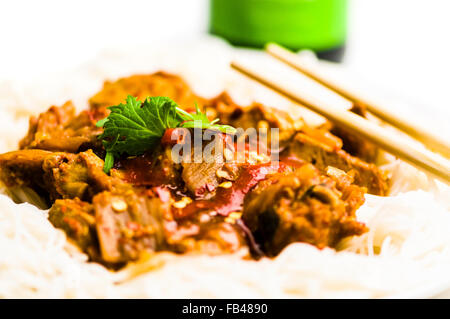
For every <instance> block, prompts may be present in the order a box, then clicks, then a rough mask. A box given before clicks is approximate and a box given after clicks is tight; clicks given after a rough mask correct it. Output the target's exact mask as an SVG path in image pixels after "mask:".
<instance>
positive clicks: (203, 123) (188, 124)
mask: <svg viewBox="0 0 450 319" xmlns="http://www.w3.org/2000/svg"><path fill="white" fill-rule="evenodd" d="M195 110H196V113H194V114H190V113H187V112H186V111H184V110H182V109H180V108H177V111H178V113H180V115H181V116H182V117H183V119H184V122H183V123H181V124H180V127H184V128H198V129H209V130H217V131H220V132H223V133H228V134H234V133H235V132H236V129H235V128H234V127H232V126H230V125H218V124H216V123H217V122H218V121H219V119H215V120H213V121H211V122H210V121H209V120H208V117H207V116H206V114H205V113H202V112H201V111H200V108H199V107H198V105H195Z"/></svg>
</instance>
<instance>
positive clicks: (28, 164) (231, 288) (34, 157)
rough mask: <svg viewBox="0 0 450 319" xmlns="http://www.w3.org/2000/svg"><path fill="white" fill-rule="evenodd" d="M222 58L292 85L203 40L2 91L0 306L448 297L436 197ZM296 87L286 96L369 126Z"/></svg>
mask: <svg viewBox="0 0 450 319" xmlns="http://www.w3.org/2000/svg"><path fill="white" fill-rule="evenodd" d="M306 55H307V54H306ZM305 57H306V58H308V57H307V56H305ZM236 58H240V59H247V60H249V61H251V62H252V63H254V64H255V65H257V66H258V67H259V68H264V69H265V70H272V69H271V68H272V67H273V68H274V70H277V71H273V72H274V74H275V73H276V74H277V76H278V77H283V78H285V79H287V78H289V76H290V75H289V74H288V71H287V70H285V69H283V70H284V71H283V70H282V69H276V68H277V67H280V65H278V66H277V65H276V64H275V63H274V64H273V65H270V63H269V62H268V60H267V59H268V58H267V56H266V55H264V54H263V53H262V52H258V51H253V50H237V49H234V48H232V47H230V46H228V45H227V44H225V43H224V42H222V41H219V40H217V39H210V38H208V39H202V40H199V41H197V42H194V43H192V42H191V43H189V44H177V45H167V46H160V47H158V49H154V48H150V47H137V48H128V49H127V50H124V49H117V48H115V49H110V50H108V51H106V52H105V53H104V54H102V55H100V56H99V57H98V58H96V59H95V60H93V61H91V62H89V63H86V64H84V65H82V66H80V67H79V68H77V69H76V70H72V71H67V72H65V73H64V74H52V75H46V76H45V77H42V79H40V80H39V81H38V82H37V81H33V82H28V83H27V82H26V81H24V82H14V83H13V82H5V83H3V85H2V89H1V91H0V112H1V121H2V125H0V131H1V133H2V140H1V143H0V151H1V155H0V179H1V186H2V188H1V189H2V194H1V195H0V205H1V209H0V251H1V254H0V269H1V271H0V281H1V283H2V284H1V285H0V297H3V298H12V297H25V298H231V297H233V298H395V297H432V296H435V295H436V294H438V293H440V292H442V291H444V290H446V289H447V288H448V287H449V284H450V271H449V269H450V233H449V232H448V229H449V228H450V214H449V209H450V202H449V200H448V198H449V195H450V188H449V186H448V185H446V184H445V183H443V182H441V181H440V180H439V179H436V178H435V175H437V174H434V175H433V174H429V173H427V172H425V171H424V170H422V169H418V168H416V167H415V166H413V165H410V164H409V163H407V162H405V161H403V160H401V159H399V158H397V157H396V156H393V155H391V154H388V153H387V152H384V151H383V149H381V148H380V147H378V146H377V145H376V144H374V143H373V141H372V140H370V139H369V140H368V139H366V138H365V135H358V134H355V133H354V132H352V131H351V130H347V129H346V128H345V127H342V126H339V125H336V124H335V123H334V122H332V121H329V120H328V119H327V118H326V117H324V116H320V115H318V114H316V113H315V112H312V111H311V110H308V109H307V108H305V107H301V106H299V105H298V104H296V103H294V102H292V99H291V100H290V99H287V98H285V97H283V96H280V95H279V94H277V93H276V92H273V90H270V89H268V88H266V87H264V86H263V85H261V84H259V83H256V82H254V81H251V80H248V79H246V78H245V77H243V76H242V75H241V74H238V73H237V72H235V71H233V70H232V69H231V68H230V62H231V61H232V60H233V59H236ZM311 63H316V64H321V62H317V61H315V62H314V61H311ZM323 66H324V68H325V69H326V68H327V65H326V64H323ZM330 68H331V69H340V70H339V72H341V73H345V70H342V68H340V67H338V66H333V67H330ZM298 76H299V77H298V78H296V79H295V80H294V79H293V78H292V81H291V80H290V82H292V83H294V82H295V83H296V85H298V87H296V89H298V90H299V91H303V92H308V93H310V94H311V96H312V95H314V96H315V97H318V99H319V100H320V101H323V103H325V104H327V105H334V106H335V107H336V109H339V110H341V112H344V111H345V112H347V113H350V112H351V113H353V114H357V116H358V117H360V118H364V120H365V121H368V122H373V123H376V124H377V125H378V124H380V121H379V120H377V119H376V118H374V117H373V116H372V115H371V114H370V112H368V111H367V109H366V108H365V107H364V106H363V105H349V103H348V100H347V99H345V98H343V97H342V96H340V95H339V94H331V93H330V91H329V90H325V89H324V88H323V87H322V86H321V85H319V84H317V83H314V81H312V80H311V79H307V77H306V76H301V75H298ZM349 109H350V111H348V110H349ZM322 115H323V114H322ZM388 130H389V129H388ZM390 132H391V133H392V134H397V135H399V136H400V135H402V133H400V132H397V131H396V130H395V129H390ZM253 137H254V138H253ZM414 145H415V144H414ZM419 167H420V165H419Z"/></svg>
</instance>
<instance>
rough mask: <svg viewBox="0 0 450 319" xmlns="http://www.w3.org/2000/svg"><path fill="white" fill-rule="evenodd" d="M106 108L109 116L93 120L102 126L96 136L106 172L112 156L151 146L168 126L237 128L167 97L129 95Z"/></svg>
mask: <svg viewBox="0 0 450 319" xmlns="http://www.w3.org/2000/svg"><path fill="white" fill-rule="evenodd" d="M109 109H110V110H111V113H110V114H109V116H108V117H107V118H104V119H102V120H100V121H98V122H97V124H96V125H97V126H98V127H103V129H104V130H103V134H101V135H100V136H99V138H100V139H102V140H103V146H104V147H105V150H106V157H105V164H104V167H103V170H104V171H105V172H106V173H109V171H110V170H111V168H112V167H113V165H114V159H115V158H118V157H120V156H121V155H122V154H127V155H141V154H143V153H144V152H145V151H147V150H150V149H152V148H153V147H154V146H155V145H156V144H158V143H159V141H160V139H161V137H162V136H163V135H164V132H165V130H166V129H168V128H176V127H184V128H201V129H213V130H219V131H221V132H224V133H229V134H232V133H234V132H235V131H236V130H235V129H234V128H233V127H231V126H229V125H218V124H216V123H217V121H218V119H216V120H214V121H212V122H210V121H209V120H208V118H207V117H206V114H203V113H201V112H200V109H199V107H198V106H196V113H195V114H190V113H188V112H186V111H184V110H182V109H180V108H179V107H178V105H177V104H176V103H175V102H174V101H172V100H171V99H170V98H168V97H160V96H157V97H150V98H147V99H146V100H145V101H144V102H140V101H138V100H137V99H136V98H135V97H133V96H131V95H129V96H128V97H127V99H126V104H122V103H121V104H119V105H115V106H111V107H109Z"/></svg>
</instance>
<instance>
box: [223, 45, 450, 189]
mask: <svg viewBox="0 0 450 319" xmlns="http://www.w3.org/2000/svg"><path fill="white" fill-rule="evenodd" d="M266 51H267V52H268V53H269V54H270V55H271V56H273V57H275V58H277V59H278V60H280V61H282V62H284V63H286V64H287V65H289V66H291V67H293V68H294V69H295V70H298V71H300V72H301V73H303V74H304V75H306V76H308V77H309V78H311V79H313V80H314V81H316V82H318V83H319V84H321V85H322V86H323V87H325V88H327V89H329V90H332V91H333V92H335V93H337V94H339V95H341V96H342V97H343V98H345V99H347V100H349V101H350V102H352V103H355V104H356V103H359V104H360V105H364V106H366V108H367V110H368V111H369V112H371V113H372V114H373V115H375V116H377V117H378V118H379V119H381V120H383V121H384V122H386V123H388V124H390V125H392V126H394V127H396V128H397V129H399V130H401V131H403V132H404V133H406V134H408V135H409V136H411V137H413V138H414V139H416V140H418V141H420V142H422V143H423V144H424V145H425V146H426V147H428V148H429V149H430V150H433V151H436V152H439V153H441V154H442V155H444V156H446V157H447V158H448V157H450V144H449V143H448V142H447V141H444V140H441V139H440V138H439V137H437V136H435V135H433V134H431V133H430V132H427V131H425V130H424V129H422V128H418V127H417V126H415V125H414V124H412V123H410V122H409V121H407V119H405V118H400V117H398V116H397V115H396V114H394V113H393V112H392V111H390V110H388V109H386V108H384V107H382V106H381V105H379V104H377V103H375V102H374V101H372V100H370V99H368V98H367V97H364V96H362V95H361V94H359V93H356V92H353V91H350V90H348V89H345V88H344V87H342V86H341V85H340V84H339V83H337V82H335V81H332V80H330V79H327V78H326V77H325V76H323V75H322V74H321V72H320V70H319V69H318V67H316V66H313V65H310V64H306V63H305V62H303V61H302V59H301V58H300V57H299V56H298V55H296V54H295V53H292V52H291V51H289V50H287V49H285V48H283V47H281V46H279V45H277V44H269V45H267V46H266ZM231 67H232V68H234V69H235V70H237V71H239V72H240V73H242V74H244V75H246V76H248V77H249V78H251V79H253V80H255V81H257V82H259V83H261V84H263V85H265V86H267V87H269V88H271V89H273V90H275V91H276V92H278V93H280V94H281V95H283V96H285V97H287V98H289V99H291V100H292V101H294V102H296V103H299V104H301V105H302V106H305V107H307V108H309V109H311V110H312V111H314V112H316V113H318V114H320V115H322V116H324V117H326V118H328V119H329V120H331V121H332V122H334V123H335V124H336V125H338V126H340V127H342V128H346V129H348V130H350V131H352V132H353V133H355V134H358V135H360V136H362V137H363V138H366V139H367V140H368V141H370V142H372V143H373V144H375V145H377V146H379V147H380V148H382V149H384V150H386V151H387V152H389V153H391V154H393V155H395V156H397V157H399V158H400V159H402V160H404V161H406V162H408V163H410V164H412V165H414V166H416V167H417V168H419V169H421V170H424V171H426V172H428V173H430V174H431V175H433V176H434V177H436V178H438V179H440V180H442V181H444V182H445V183H447V184H450V161H449V160H448V159H447V158H444V157H441V156H439V155H438V154H435V153H433V152H431V151H430V150H428V149H426V148H421V147H420V146H419V145H417V144H414V143H411V142H410V141H409V140H408V139H407V138H405V137H404V136H401V135H399V134H395V133H394V132H392V131H389V130H386V129H385V128H383V127H381V126H379V125H377V124H375V123H374V122H371V121H368V120H367V119H365V118H363V117H361V116H359V115H357V114H355V113H353V112H350V111H347V110H341V109H337V108H336V107H335V106H334V105H333V104H332V103H331V104H330V103H328V102H324V101H319V99H317V98H315V97H313V96H311V95H306V94H303V93H302V92H299V91H298V90H294V89H293V88H292V87H291V86H287V85H285V84H283V83H280V82H279V81H277V80H275V79H274V78H273V77H269V76H268V75H266V74H264V72H262V71H261V70H258V69H256V68H252V67H250V66H247V65H244V64H242V63H240V62H236V61H234V62H232V63H231Z"/></svg>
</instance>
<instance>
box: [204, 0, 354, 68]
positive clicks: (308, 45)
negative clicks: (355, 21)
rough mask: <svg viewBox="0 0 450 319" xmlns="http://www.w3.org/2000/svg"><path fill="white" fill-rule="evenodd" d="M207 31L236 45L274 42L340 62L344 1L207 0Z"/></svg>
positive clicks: (343, 42) (253, 45)
mask: <svg viewBox="0 0 450 319" xmlns="http://www.w3.org/2000/svg"><path fill="white" fill-rule="evenodd" d="M210 32H211V33H212V34H215V35H218V36H221V37H223V38H225V39H226V40H228V41H229V42H230V43H231V44H234V45H238V46H247V47H256V48H262V47H264V45H265V44H266V43H267V42H276V43H278V44H281V45H283V46H285V47H287V48H290V49H292V50H294V51H298V50H300V49H311V50H313V51H315V52H316V53H317V55H318V56H319V57H320V58H324V59H328V60H332V61H340V60H341V59H342V56H343V53H344V47H345V40H346V35H347V0H210Z"/></svg>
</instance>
